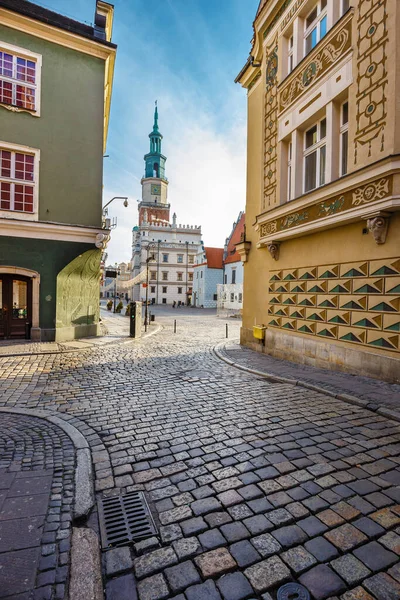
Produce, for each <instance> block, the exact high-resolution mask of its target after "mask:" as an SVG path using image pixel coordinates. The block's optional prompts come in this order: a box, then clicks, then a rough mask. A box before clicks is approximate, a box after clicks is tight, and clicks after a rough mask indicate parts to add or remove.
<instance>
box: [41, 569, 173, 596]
mask: <svg viewBox="0 0 400 600" xmlns="http://www.w3.org/2000/svg"><path fill="white" fill-rule="evenodd" d="M161 597H162V596H161ZM49 598H50V596H49ZM106 600H138V595H137V593H136V582H135V578H134V576H133V575H132V574H131V573H130V574H128V575H121V576H120V577H116V578H115V579H110V581H108V582H107V584H106Z"/></svg>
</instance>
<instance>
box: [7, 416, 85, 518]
mask: <svg viewBox="0 0 400 600" xmlns="http://www.w3.org/2000/svg"><path fill="white" fill-rule="evenodd" d="M0 413H11V414H16V415H24V416H26V417H37V418H38V419H44V420H45V421H49V422H50V423H52V424H53V425H56V426H57V427H59V428H60V429H62V430H63V431H64V433H66V434H67V435H68V437H69V438H70V439H71V441H72V443H73V445H74V447H75V450H76V469H75V498H74V507H73V518H74V520H80V519H83V518H85V517H86V516H87V514H88V513H89V511H90V510H91V509H92V508H93V506H94V502H95V496H94V487H93V469H92V461H91V456H90V449H89V444H88V443H87V441H86V439H85V437H84V436H83V435H82V434H81V432H80V431H78V430H77V429H76V427H74V426H73V425H71V424H70V423H67V422H65V421H63V419H60V417H56V416H55V415H51V414H48V413H46V412H45V411H43V410H37V409H26V408H3V407H1V408H0Z"/></svg>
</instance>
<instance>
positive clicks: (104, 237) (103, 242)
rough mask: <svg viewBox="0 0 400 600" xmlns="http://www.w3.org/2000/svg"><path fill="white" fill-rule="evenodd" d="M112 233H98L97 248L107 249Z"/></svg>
mask: <svg viewBox="0 0 400 600" xmlns="http://www.w3.org/2000/svg"><path fill="white" fill-rule="evenodd" d="M110 237H111V236H110V235H109V234H107V233H98V234H97V235H96V242H95V244H94V245H95V246H96V248H100V249H101V250H105V249H106V248H107V244H108V242H109V241H110Z"/></svg>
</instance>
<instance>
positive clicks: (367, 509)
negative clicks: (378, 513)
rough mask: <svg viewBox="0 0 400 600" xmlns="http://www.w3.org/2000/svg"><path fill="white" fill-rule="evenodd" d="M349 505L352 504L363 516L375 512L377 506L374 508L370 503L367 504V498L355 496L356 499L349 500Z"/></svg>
mask: <svg viewBox="0 0 400 600" xmlns="http://www.w3.org/2000/svg"><path fill="white" fill-rule="evenodd" d="M348 503H349V504H351V506H353V507H354V508H356V509H357V510H359V511H360V513H362V514H363V515H368V514H369V513H371V512H374V510H375V506H373V505H372V504H371V503H370V502H367V500H365V498H361V496H355V497H354V498H349V499H348Z"/></svg>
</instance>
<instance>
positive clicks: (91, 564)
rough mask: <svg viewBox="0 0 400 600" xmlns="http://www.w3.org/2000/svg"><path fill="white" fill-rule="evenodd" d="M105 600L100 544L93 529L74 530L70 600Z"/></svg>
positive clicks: (75, 528)
mask: <svg viewBox="0 0 400 600" xmlns="http://www.w3.org/2000/svg"><path fill="white" fill-rule="evenodd" d="M78 598H81V599H82V600H103V598H104V594H103V582H102V574H101V558H100V544H99V538H98V536H97V534H96V533H95V532H94V531H93V530H92V529H80V528H77V527H74V528H73V529H72V546H71V577H70V582H69V600H77V599H78Z"/></svg>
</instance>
